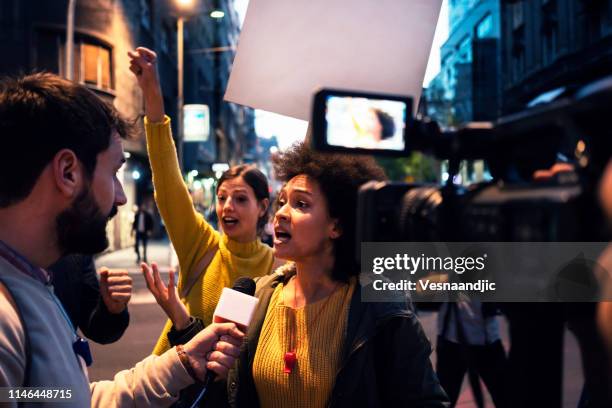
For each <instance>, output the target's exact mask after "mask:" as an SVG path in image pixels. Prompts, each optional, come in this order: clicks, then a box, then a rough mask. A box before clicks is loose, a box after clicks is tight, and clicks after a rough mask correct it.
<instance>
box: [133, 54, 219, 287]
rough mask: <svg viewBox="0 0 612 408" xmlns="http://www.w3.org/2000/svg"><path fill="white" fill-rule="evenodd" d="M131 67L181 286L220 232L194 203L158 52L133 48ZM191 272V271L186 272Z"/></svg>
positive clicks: (159, 205)
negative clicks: (180, 159)
mask: <svg viewBox="0 0 612 408" xmlns="http://www.w3.org/2000/svg"><path fill="white" fill-rule="evenodd" d="M128 55H129V57H130V70H131V71H132V72H133V73H134V74H135V75H136V78H137V80H138V84H139V85H140V88H141V89H142V93H143V96H144V101H145V114H146V118H145V131H146V134H147V150H148V152H149V160H150V163H151V170H152V173H153V186H154V188H155V200H156V202H157V206H158V208H159V212H160V214H161V216H162V218H163V219H164V223H165V225H166V228H167V230H168V235H169V236H170V239H171V241H172V244H173V245H174V248H175V249H176V252H177V255H178V258H179V262H180V266H181V271H180V274H179V282H178V286H179V288H181V287H182V286H183V285H184V284H185V282H186V280H187V273H188V272H190V271H191V270H192V268H193V266H194V265H195V264H196V262H198V261H199V260H200V259H201V258H202V256H204V254H205V253H206V251H207V250H208V249H209V248H211V247H212V246H214V245H218V242H219V236H218V234H217V233H216V232H215V231H214V229H213V228H212V227H211V226H210V225H209V224H208V223H207V222H206V221H205V219H204V217H203V216H202V215H201V214H200V213H198V212H197V211H196V210H195V208H194V207H193V202H192V200H191V196H190V195H189V191H188V190H187V187H186V186H185V183H184V182H183V177H182V174H181V171H180V168H179V163H178V159H177V155H176V149H175V146H174V141H173V140H172V132H171V130H170V119H169V118H168V117H167V116H165V112H164V103H163V95H162V91H161V87H160V83H159V78H158V75H157V67H156V62H157V56H156V55H155V53H154V52H153V51H151V50H148V49H146V48H142V47H139V48H137V49H136V50H135V51H132V52H129V54H128ZM185 272H187V273H185Z"/></svg>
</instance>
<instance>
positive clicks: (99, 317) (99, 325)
mask: <svg viewBox="0 0 612 408" xmlns="http://www.w3.org/2000/svg"><path fill="white" fill-rule="evenodd" d="M49 271H51V273H52V275H53V290H54V292H55V295H56V296H57V297H58V298H59V300H60V302H62V306H64V309H66V313H67V314H68V317H70V320H71V321H72V325H73V326H74V328H75V329H76V328H79V329H80V330H81V332H82V333H83V335H84V336H85V337H87V338H89V339H91V340H93V341H95V342H96V343H100V344H108V343H113V342H115V341H117V340H119V338H121V336H122V335H123V333H124V332H125V329H127V327H128V325H129V323H130V315H129V313H128V311H127V308H126V309H125V310H124V311H123V312H121V313H119V314H112V313H110V312H109V311H108V309H107V308H106V305H105V304H104V301H103V300H102V296H101V295H100V284H99V282H98V275H97V273H96V268H95V265H94V262H93V258H92V257H91V256H86V255H68V256H65V257H63V258H61V259H60V260H59V261H57V262H56V263H54V264H53V265H52V266H51V267H49Z"/></svg>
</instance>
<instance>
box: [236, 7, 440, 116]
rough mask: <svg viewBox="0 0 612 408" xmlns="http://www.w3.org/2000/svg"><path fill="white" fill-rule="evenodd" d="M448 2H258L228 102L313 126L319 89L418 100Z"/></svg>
mask: <svg viewBox="0 0 612 408" xmlns="http://www.w3.org/2000/svg"><path fill="white" fill-rule="evenodd" d="M441 4H442V0H290V1H288V0H251V1H250V4H249V8H248V10H247V15H246V19H245V22H244V26H243V29H242V33H241V35H240V41H239V45H238V51H237V54H236V58H235V60H234V64H233V69H232V72H231V75H230V79H229V83H228V87H227V91H226V93H225V99H226V100H227V101H230V102H234V103H239V104H242V105H246V106H250V107H252V108H256V109H264V110H267V111H270V112H275V113H279V114H282V115H287V116H292V117H294V118H298V119H302V120H309V119H310V113H311V105H312V96H313V94H314V91H315V90H316V89H319V88H322V87H327V88H338V89H348V90H351V89H352V90H358V91H369V92H380V93H392V94H400V95H411V96H413V97H414V98H415V104H414V107H415V109H416V107H417V103H416V102H418V98H419V97H420V94H421V90H422V84H423V77H424V75H425V69H426V67H427V60H428V58H429V51H430V49H431V44H432V41H433V36H434V32H435V29H436V23H437V21H438V14H439V13H440V6H441Z"/></svg>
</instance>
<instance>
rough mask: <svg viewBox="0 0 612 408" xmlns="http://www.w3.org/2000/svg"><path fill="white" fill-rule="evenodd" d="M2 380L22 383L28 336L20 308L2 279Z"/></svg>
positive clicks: (0, 351)
mask: <svg viewBox="0 0 612 408" xmlns="http://www.w3.org/2000/svg"><path fill="white" fill-rule="evenodd" d="M0 316H2V318H1V319H0V356H1V357H0V380H1V381H0V382H6V385H15V384H21V383H22V382H23V374H24V372H25V364H26V357H25V356H26V350H25V344H26V338H25V332H24V328H23V324H22V322H21V318H20V317H19V309H18V307H17V304H16V302H15V299H14V298H13V296H12V295H11V293H10V291H9V290H8V288H7V287H6V286H5V285H4V284H3V283H2V282H1V281H0Z"/></svg>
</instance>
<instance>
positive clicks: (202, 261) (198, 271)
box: [180, 245, 219, 299]
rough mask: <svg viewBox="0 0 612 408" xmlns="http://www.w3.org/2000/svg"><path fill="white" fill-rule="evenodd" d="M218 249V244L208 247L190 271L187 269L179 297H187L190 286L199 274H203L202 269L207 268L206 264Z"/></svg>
mask: <svg viewBox="0 0 612 408" xmlns="http://www.w3.org/2000/svg"><path fill="white" fill-rule="evenodd" d="M218 250H219V245H215V246H213V247H212V248H210V249H209V250H208V251H206V253H205V254H204V256H203V257H202V258H201V259H200V260H199V261H198V263H197V264H196V265H195V266H194V267H193V268H192V269H191V271H188V272H189V274H188V275H187V282H186V283H185V286H183V288H182V289H181V293H180V297H181V298H182V299H185V298H186V297H187V295H188V294H189V292H190V291H191V288H193V286H194V285H195V284H196V282H197V281H198V279H200V276H202V274H204V271H205V270H206V269H208V266H209V265H210V263H211V262H212V260H213V258H214V257H215V254H216V253H217V251H218Z"/></svg>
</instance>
